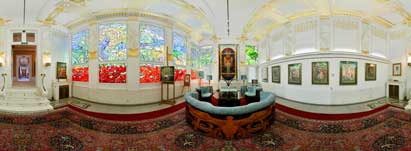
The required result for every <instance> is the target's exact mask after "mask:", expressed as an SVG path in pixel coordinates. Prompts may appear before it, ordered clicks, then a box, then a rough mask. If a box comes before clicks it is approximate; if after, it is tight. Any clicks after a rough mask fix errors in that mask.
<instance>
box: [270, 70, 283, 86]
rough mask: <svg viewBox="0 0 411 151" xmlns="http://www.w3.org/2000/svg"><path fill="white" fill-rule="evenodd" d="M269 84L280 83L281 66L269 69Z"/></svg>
mask: <svg viewBox="0 0 411 151" xmlns="http://www.w3.org/2000/svg"><path fill="white" fill-rule="evenodd" d="M271 82H272V83H281V66H272V67H271Z"/></svg>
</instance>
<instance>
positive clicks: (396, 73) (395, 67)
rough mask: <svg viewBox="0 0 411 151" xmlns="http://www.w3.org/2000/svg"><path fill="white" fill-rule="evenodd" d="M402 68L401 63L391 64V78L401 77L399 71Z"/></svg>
mask: <svg viewBox="0 0 411 151" xmlns="http://www.w3.org/2000/svg"><path fill="white" fill-rule="evenodd" d="M401 68H402V67H401V63H396V64H393V65H392V76H401V74H402V73H401V72H402V69H401Z"/></svg>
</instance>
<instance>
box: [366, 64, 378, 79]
mask: <svg viewBox="0 0 411 151" xmlns="http://www.w3.org/2000/svg"><path fill="white" fill-rule="evenodd" d="M376 80H377V64H373V63H366V64H365V81H376Z"/></svg>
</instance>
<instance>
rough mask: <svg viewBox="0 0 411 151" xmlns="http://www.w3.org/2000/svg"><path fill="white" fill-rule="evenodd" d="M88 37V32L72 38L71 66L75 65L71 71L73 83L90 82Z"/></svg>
mask: <svg viewBox="0 0 411 151" xmlns="http://www.w3.org/2000/svg"><path fill="white" fill-rule="evenodd" d="M88 36H89V31H88V30H83V31H80V32H77V33H75V34H73V36H72V39H71V57H72V59H71V60H72V61H71V64H73V68H72V69H71V70H72V73H73V74H72V80H73V81H80V82H88V78H89V76H88V64H87V63H88V50H89V48H88Z"/></svg>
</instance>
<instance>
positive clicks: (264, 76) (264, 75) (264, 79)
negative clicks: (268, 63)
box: [262, 67, 268, 82]
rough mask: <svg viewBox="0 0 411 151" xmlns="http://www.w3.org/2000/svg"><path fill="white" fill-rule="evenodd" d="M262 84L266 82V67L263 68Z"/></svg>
mask: <svg viewBox="0 0 411 151" xmlns="http://www.w3.org/2000/svg"><path fill="white" fill-rule="evenodd" d="M262 75H263V82H268V67H264V68H263V74H262Z"/></svg>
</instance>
